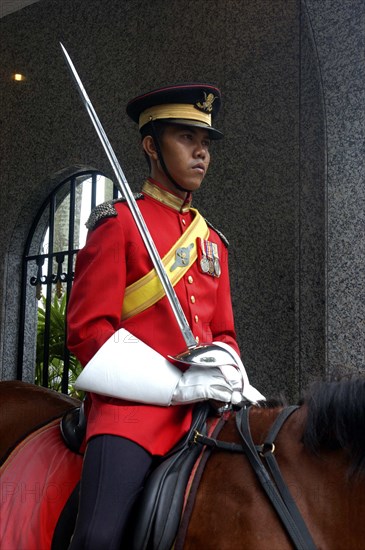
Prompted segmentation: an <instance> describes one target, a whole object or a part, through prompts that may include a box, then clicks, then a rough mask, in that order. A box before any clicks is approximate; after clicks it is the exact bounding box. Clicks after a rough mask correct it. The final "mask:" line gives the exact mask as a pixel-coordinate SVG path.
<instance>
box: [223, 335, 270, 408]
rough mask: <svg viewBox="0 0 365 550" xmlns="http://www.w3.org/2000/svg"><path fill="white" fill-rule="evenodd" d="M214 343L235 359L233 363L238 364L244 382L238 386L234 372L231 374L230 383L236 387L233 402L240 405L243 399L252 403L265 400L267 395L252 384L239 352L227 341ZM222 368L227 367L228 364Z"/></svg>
mask: <svg viewBox="0 0 365 550" xmlns="http://www.w3.org/2000/svg"><path fill="white" fill-rule="evenodd" d="M213 343H214V344H216V345H217V346H219V347H221V348H223V349H225V350H226V351H228V352H229V353H230V355H231V356H232V359H233V364H235V365H237V367H238V371H239V373H240V376H241V384H242V385H241V387H239V386H238V381H237V383H234V379H235V378H234V373H233V374H231V375H230V376H229V379H230V383H231V384H232V385H233V389H234V391H233V393H232V404H233V405H238V404H239V403H241V401H243V400H245V401H251V403H257V402H258V401H265V397H264V396H263V395H262V393H260V392H259V391H258V390H257V389H256V388H254V387H253V386H251V384H250V382H249V379H248V376H247V372H246V369H245V367H244V365H243V363H242V361H241V358H240V356H239V355H238V353H237V352H236V351H235V350H234V349H233V348H232V347H231V346H229V345H228V344H226V343H225V342H213ZM228 366H230V365H228ZM221 368H222V369H226V366H224V367H221Z"/></svg>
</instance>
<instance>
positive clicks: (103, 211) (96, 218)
mask: <svg viewBox="0 0 365 550" xmlns="http://www.w3.org/2000/svg"><path fill="white" fill-rule="evenodd" d="M133 196H134V198H135V199H136V200H138V199H141V198H143V195H142V193H133ZM126 200H127V199H126V198H125V197H119V198H118V199H114V200H111V201H106V202H103V203H101V204H98V206H95V208H93V210H92V211H91V214H90V216H89V218H88V220H87V222H86V223H85V225H86V227H87V229H89V230H92V229H95V227H96V225H97V224H98V223H99V222H100V221H101V220H104V219H105V218H113V217H115V216H118V212H117V211H116V209H115V207H114V205H115V204H116V203H117V202H126Z"/></svg>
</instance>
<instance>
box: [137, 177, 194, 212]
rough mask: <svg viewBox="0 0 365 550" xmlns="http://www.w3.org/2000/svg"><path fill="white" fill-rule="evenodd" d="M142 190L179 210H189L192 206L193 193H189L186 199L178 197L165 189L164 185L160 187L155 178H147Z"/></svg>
mask: <svg viewBox="0 0 365 550" xmlns="http://www.w3.org/2000/svg"><path fill="white" fill-rule="evenodd" d="M142 192H143V193H144V194H145V195H148V196H149V197H152V198H153V199H155V200H157V201H159V202H162V204H166V206H170V208H173V209H174V210H177V211H178V212H182V213H185V212H189V210H190V206H191V193H188V194H187V197H186V199H182V198H181V197H178V196H177V195H175V194H174V193H172V192H171V191H168V190H167V189H164V188H163V187H160V186H159V185H158V184H157V183H155V182H154V181H153V180H150V179H148V180H146V181H145V182H144V184H143V187H142Z"/></svg>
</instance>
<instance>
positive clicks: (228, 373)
mask: <svg viewBox="0 0 365 550" xmlns="http://www.w3.org/2000/svg"><path fill="white" fill-rule="evenodd" d="M219 369H220V370H221V371H222V374H223V376H224V378H225V379H226V380H227V382H228V383H229V385H230V386H231V387H232V395H231V403H232V405H238V403H241V401H242V399H243V396H242V393H243V376H242V373H241V371H240V369H238V368H237V367H234V366H233V365H223V366H222V367H219Z"/></svg>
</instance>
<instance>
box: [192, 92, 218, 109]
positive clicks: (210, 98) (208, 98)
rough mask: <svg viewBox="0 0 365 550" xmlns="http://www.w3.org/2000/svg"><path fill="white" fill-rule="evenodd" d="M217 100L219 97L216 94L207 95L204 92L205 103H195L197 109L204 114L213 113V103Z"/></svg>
mask: <svg viewBox="0 0 365 550" xmlns="http://www.w3.org/2000/svg"><path fill="white" fill-rule="evenodd" d="M215 99H217V96H215V95H214V94H212V93H210V94H206V92H204V101H197V102H196V103H195V107H196V108H197V109H199V111H203V112H204V113H211V112H212V111H213V103H214V100H215Z"/></svg>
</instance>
